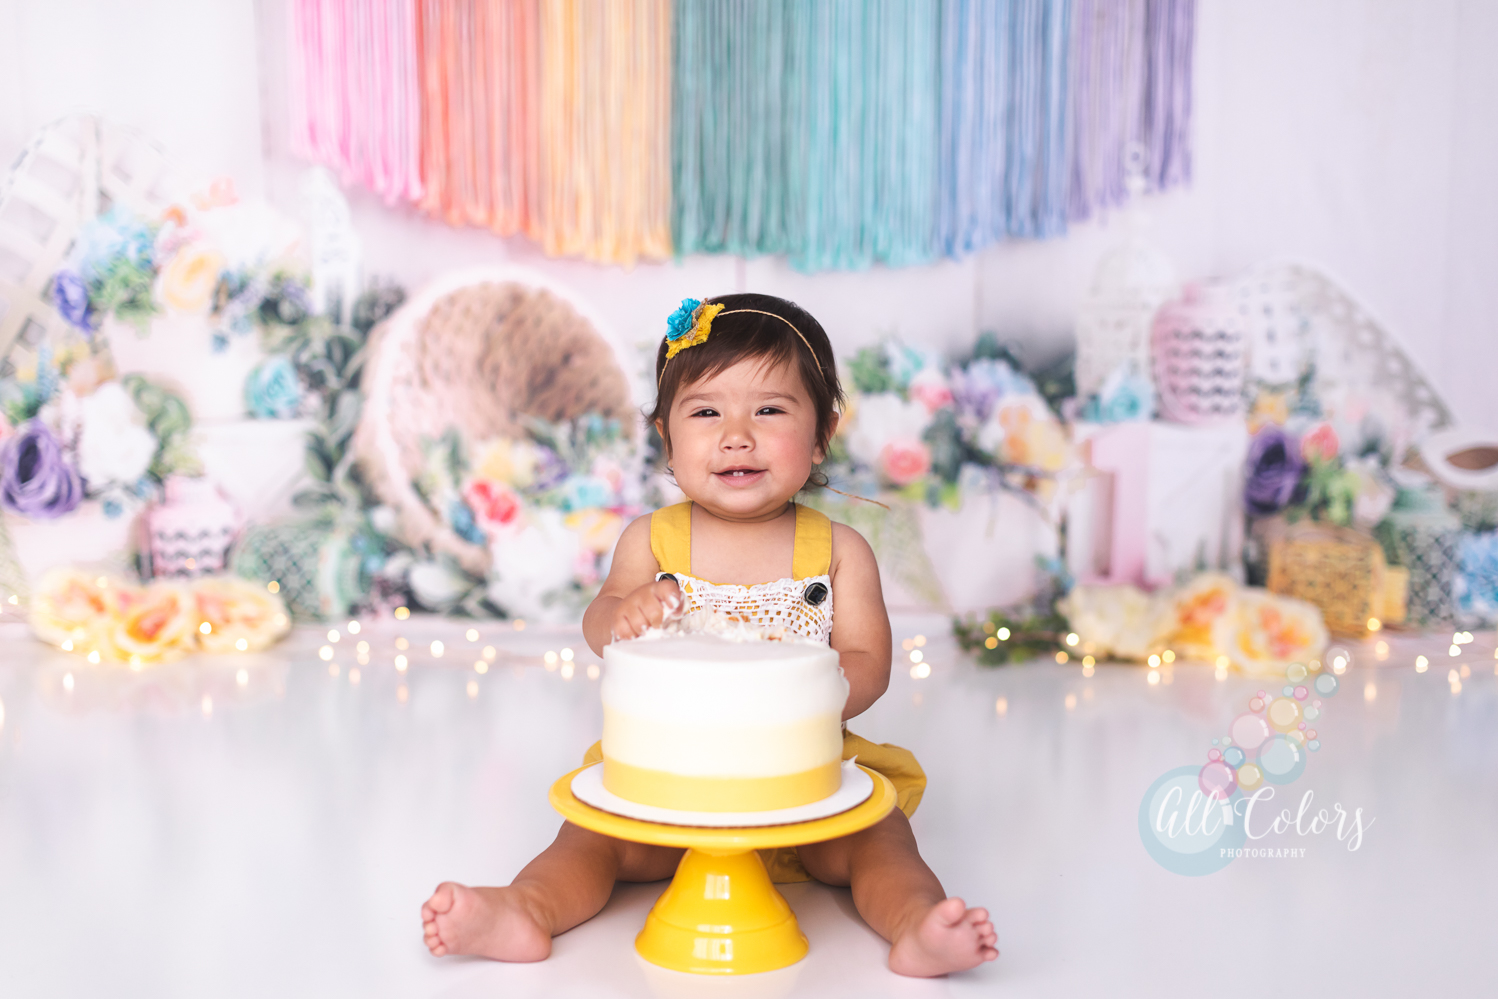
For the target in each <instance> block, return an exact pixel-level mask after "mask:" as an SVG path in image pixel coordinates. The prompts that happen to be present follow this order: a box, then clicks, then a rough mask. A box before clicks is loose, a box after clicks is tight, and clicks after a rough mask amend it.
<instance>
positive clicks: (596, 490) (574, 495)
mask: <svg viewBox="0 0 1498 999" xmlns="http://www.w3.org/2000/svg"><path fill="white" fill-rule="evenodd" d="M562 492H563V495H564V497H565V503H566V506H567V509H568V510H587V509H589V508H591V507H596V506H608V505H609V504H610V503H612V502H613V500H614V490H613V487H611V486H610V485H609V483H608V480H607V479H600V478H598V477H597V476H595V475H571V476H568V477H567V481H566V482H564V483H562Z"/></svg>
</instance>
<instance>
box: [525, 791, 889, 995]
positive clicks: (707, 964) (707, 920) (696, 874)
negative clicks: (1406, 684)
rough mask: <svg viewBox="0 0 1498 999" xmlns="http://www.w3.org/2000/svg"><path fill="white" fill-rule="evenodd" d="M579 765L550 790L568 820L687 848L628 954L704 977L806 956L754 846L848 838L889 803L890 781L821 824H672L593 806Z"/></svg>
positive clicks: (801, 938)
mask: <svg viewBox="0 0 1498 999" xmlns="http://www.w3.org/2000/svg"><path fill="white" fill-rule="evenodd" d="M585 769H587V768H586V767H579V768H578V769H577V770H574V771H572V773H570V774H567V775H566V776H565V777H563V778H561V779H560V780H558V781H557V782H556V783H555V784H553V785H551V796H550V797H551V804H552V807H553V808H555V809H556V810H557V811H559V812H561V813H562V815H563V817H565V818H566V819H567V820H568V821H569V822H572V823H574V824H576V825H579V826H582V827H583V828H584V829H591V830H593V831H594V832H599V833H603V834H604V835H605V836H614V837H617V838H619V839H627V840H630V841H632V842H635V843H654V844H657V845H660V846H684V847H686V848H687V852H686V854H685V855H684V856H683V857H682V858H681V864H680V865H679V866H678V867H677V868H676V876H675V877H673V878H672V879H671V884H670V885H669V886H667V888H666V890H665V891H664V892H662V893H661V897H660V898H659V899H657V900H656V903H655V906H654V907H653V908H652V909H651V910H650V915H649V916H647V917H646V918H645V928H644V929H643V930H641V931H640V935H639V936H637V937H635V950H637V951H639V952H640V956H641V957H643V958H645V960H647V961H649V962H650V963H652V964H658V965H660V966H661V967H663V968H671V969H672V970H674V971H690V972H694V973H696V974H701V975H747V974H752V973H754V972H757V971H773V970H775V969H776V968H784V967H785V966H786V965H790V964H795V963H796V962H797V961H799V960H801V958H803V957H805V956H806V935H805V934H804V933H802V932H801V928H800V927H799V926H797V925H796V914H795V913H793V912H791V907H790V906H789V905H787V904H786V901H785V899H784V898H783V897H781V894H780V892H778V891H776V890H775V886H774V885H773V884H771V883H770V875H769V873H768V872H766V870H765V864H764V861H762V860H760V858H759V854H758V853H755V852H754V851H756V850H764V849H769V848H772V847H780V846H797V845H799V844H802V843H820V842H822V841H823V840H829V839H836V838H837V837H839V836H847V835H849V834H850V833H856V832H858V831H859V830H861V829H867V828H868V827H869V826H871V825H873V824H874V823H876V822H878V821H879V820H880V819H882V818H884V817H885V816H886V815H888V814H889V813H890V812H891V811H892V810H893V809H894V807H895V786H894V785H893V784H891V783H890V782H889V778H887V777H885V776H884V775H883V774H881V773H878V772H876V771H873V770H870V769H869V768H868V767H859V769H860V770H862V771H863V772H864V773H866V774H868V775H869V776H870V777H872V778H873V779H874V792H873V793H872V794H870V795H869V796H868V798H866V799H865V800H864V801H863V803H862V804H860V805H856V806H854V807H853V808H850V809H849V810H848V811H846V812H839V813H838V814H836V815H829V816H828V817H827V818H825V819H813V820H812V821H810V822H795V823H791V824H789V825H783V826H738V827H733V828H711V827H707V826H672V825H666V824H664V823H660V822H646V821H643V820H641V819H631V818H626V817H625V816H622V815H615V814H614V813H612V812H605V811H603V810H602V809H600V808H594V807H593V806H592V805H589V804H587V803H585V802H583V801H580V800H579V799H578V798H577V796H576V795H574V794H573V793H572V778H573V777H575V776H577V774H578V772H579V771H581V770H585Z"/></svg>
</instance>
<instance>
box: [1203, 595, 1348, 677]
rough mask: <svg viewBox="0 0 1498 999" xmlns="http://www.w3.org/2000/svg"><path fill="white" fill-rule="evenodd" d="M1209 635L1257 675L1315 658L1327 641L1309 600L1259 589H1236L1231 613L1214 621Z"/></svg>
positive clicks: (1247, 670) (1246, 668)
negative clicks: (1234, 607) (1234, 603)
mask: <svg viewBox="0 0 1498 999" xmlns="http://www.w3.org/2000/svg"><path fill="white" fill-rule="evenodd" d="M1213 637H1214V638H1215V639H1216V644H1217V645H1218V648H1219V649H1220V650H1221V652H1222V653H1223V654H1224V655H1226V656H1227V657H1228V658H1229V659H1231V660H1232V661H1233V663H1234V664H1235V665H1236V666H1238V667H1239V668H1240V669H1243V670H1245V671H1246V672H1249V673H1258V674H1261V675H1278V674H1280V673H1282V672H1283V671H1284V669H1285V667H1286V666H1288V665H1289V664H1290V663H1292V662H1306V661H1307V660H1309V659H1313V658H1315V657H1316V656H1318V655H1320V654H1321V652H1322V650H1323V649H1325V648H1326V643H1327V633H1326V624H1325V622H1324V621H1323V620H1322V618H1321V611H1319V610H1318V609H1317V608H1316V607H1315V606H1314V605H1313V604H1309V603H1307V602H1306V601H1304V600H1296V599H1294V598H1293V597H1282V596H1279V595H1277V594H1273V593H1270V592H1268V591H1267V590H1259V589H1245V590H1241V591H1240V592H1239V594H1238V600H1237V607H1236V610H1235V612H1234V613H1233V614H1229V615H1224V616H1223V617H1222V618H1220V619H1219V620H1218V622H1217V625H1216V628H1215V629H1214V632H1213Z"/></svg>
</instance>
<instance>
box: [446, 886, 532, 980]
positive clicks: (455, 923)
mask: <svg viewBox="0 0 1498 999" xmlns="http://www.w3.org/2000/svg"><path fill="white" fill-rule="evenodd" d="M421 929H422V932H423V934H424V935H425V937H426V945H427V948H428V949H429V950H430V951H431V952H432V954H433V956H435V957H442V956H443V955H446V954H474V955H477V956H479V957H490V958H493V959H494V960H496V961H542V960H545V959H546V957H547V955H549V954H550V953H551V934H550V933H549V932H548V931H547V928H546V926H544V925H543V924H542V922H541V920H540V918H539V917H538V916H537V915H536V914H535V913H534V912H533V911H532V910H531V908H530V906H529V905H528V904H527V901H526V899H525V897H524V896H523V895H522V894H521V892H520V890H519V889H516V888H513V887H511V888H469V887H466V886H465V885H460V884H457V883H455V882H452V881H444V882H443V883H442V884H440V885H438V886H437V890H436V891H434V892H432V897H431V898H429V899H427V900H426V904H425V905H423V906H422V907H421Z"/></svg>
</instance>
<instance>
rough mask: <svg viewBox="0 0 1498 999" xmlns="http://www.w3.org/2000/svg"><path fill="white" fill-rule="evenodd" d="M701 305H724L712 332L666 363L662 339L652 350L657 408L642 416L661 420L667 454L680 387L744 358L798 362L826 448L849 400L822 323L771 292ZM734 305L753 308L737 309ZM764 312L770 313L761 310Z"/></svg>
mask: <svg viewBox="0 0 1498 999" xmlns="http://www.w3.org/2000/svg"><path fill="white" fill-rule="evenodd" d="M704 304H707V305H713V304H720V305H722V306H724V308H723V312H721V313H719V314H718V316H717V318H715V319H714V320H713V323H712V333H711V334H710V335H709V336H708V338H707V339H706V340H705V341H703V342H702V343H699V344H697V345H695V346H692V347H688V348H686V349H684V350H681V351H678V352H677V354H676V356H675V357H673V358H671V359H670V361H669V362H668V361H667V360H666V346H667V341H666V340H665V339H664V338H663V339H662V340H661V345H660V348H659V349H658V350H657V351H656V352H655V380H656V384H657V385H658V386H659V387H658V388H657V389H656V394H655V409H654V410H652V411H651V412H650V414H649V415H648V416H647V417H646V419H647V420H649V421H650V423H651V424H652V425H654V424H656V423H659V425H660V427H661V437H662V438H663V440H664V441H665V444H666V453H667V454H670V453H671V424H670V421H669V419H668V417H669V415H670V413H671V403H672V402H673V401H674V400H675V399H676V393H677V392H678V391H680V389H681V387H682V386H683V385H692V384H694V383H696V382H698V381H701V380H702V379H704V378H711V377H712V376H713V375H716V374H717V373H718V372H720V371H723V370H724V369H726V368H729V367H732V366H733V365H735V364H737V363H738V362H740V361H742V360H745V359H747V358H763V359H764V361H765V363H767V364H780V363H782V362H786V361H789V362H791V363H793V364H794V365H795V366H796V370H797V371H799V372H800V374H801V383H802V384H803V385H805V386H806V391H807V393H808V394H809V395H810V396H811V402H812V407H813V408H814V409H815V410H816V414H817V446H818V447H820V448H822V449H823V450H824V451H825V450H826V448H827V445H828V442H829V441H830V440H831V439H832V430H833V421H834V420H835V419H836V416H837V413H838V411H839V410H841V409H842V407H843V405H844V403H845V402H846V401H847V400H846V397H845V396H844V394H843V386H842V384H841V383H840V382H839V381H838V379H837V362H836V361H835V360H834V359H833V356H832V344H831V342H830V341H828V339H827V333H826V331H825V330H823V329H822V324H821V323H819V322H817V321H816V320H815V319H813V318H812V315H811V313H809V312H807V311H806V310H805V309H803V308H801V306H799V305H797V304H796V303H795V302H788V301H786V300H785V299H783V298H776V297H775V296H774V295H756V294H744V295H719V296H717V297H715V298H709V299H706V300H705V302H704ZM737 309H755V310H757V311H755V312H737V311H735V310H737ZM766 312H768V313H771V314H770V315H763V314H762V313H766ZM776 316H779V317H780V318H779V319H777V318H776ZM781 320H784V322H782V321H781ZM787 323H789V324H790V325H787ZM792 327H794V328H792ZM798 332H799V333H800V336H798V335H797V333H798ZM802 337H804V338H805V340H804V341H803V339H802ZM807 348H810V350H808V349H807ZM812 480H813V484H816V485H823V484H825V482H824V481H823V480H822V476H821V475H820V473H816V474H814V475H813V476H812Z"/></svg>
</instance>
